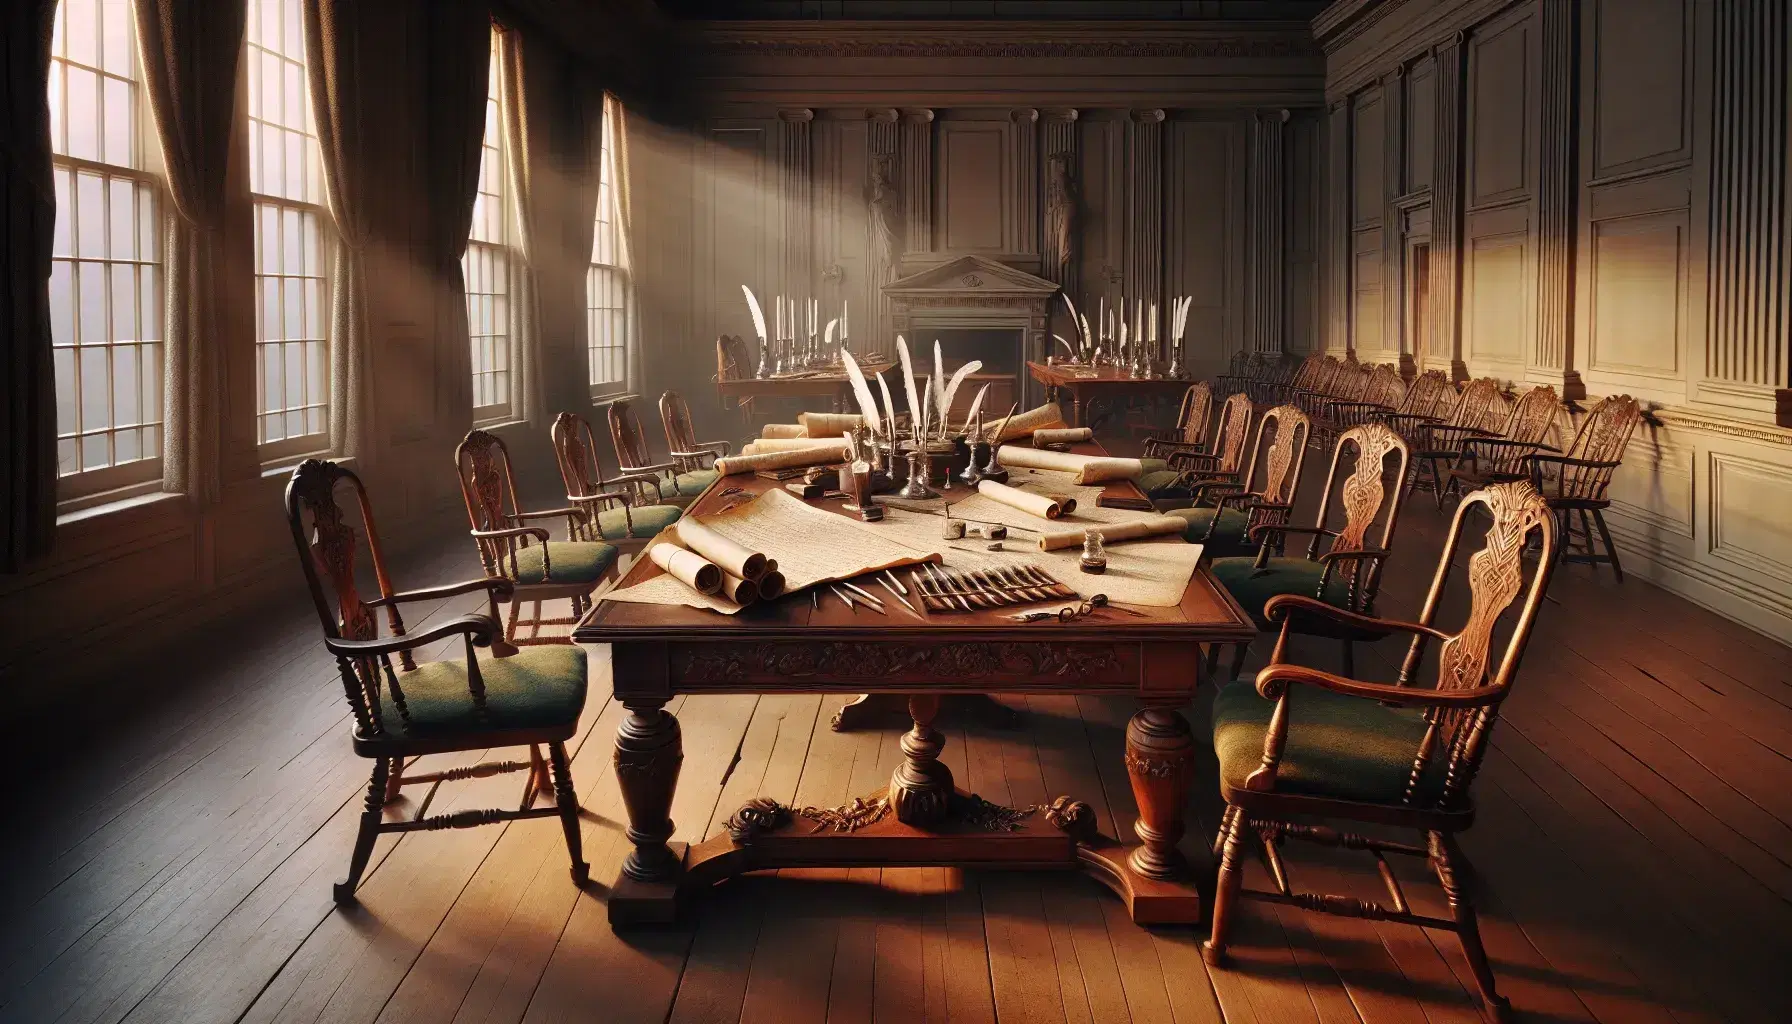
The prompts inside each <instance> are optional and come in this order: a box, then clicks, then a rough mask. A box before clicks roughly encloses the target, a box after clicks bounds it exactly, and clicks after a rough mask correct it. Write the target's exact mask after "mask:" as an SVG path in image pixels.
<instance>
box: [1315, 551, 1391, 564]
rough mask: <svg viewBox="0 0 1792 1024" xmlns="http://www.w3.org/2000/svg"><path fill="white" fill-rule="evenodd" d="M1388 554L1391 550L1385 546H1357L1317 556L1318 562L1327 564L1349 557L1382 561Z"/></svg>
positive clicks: (1359, 559)
mask: <svg viewBox="0 0 1792 1024" xmlns="http://www.w3.org/2000/svg"><path fill="white" fill-rule="evenodd" d="M1389 554H1391V552H1389V551H1388V550H1387V549H1386V548H1359V549H1357V550H1355V551H1327V552H1326V553H1325V554H1323V555H1320V556H1319V564H1321V565H1329V564H1330V563H1332V562H1342V561H1346V560H1350V559H1355V560H1358V561H1361V560H1364V559H1374V560H1376V561H1384V560H1386V559H1387V557H1388V555H1389Z"/></svg>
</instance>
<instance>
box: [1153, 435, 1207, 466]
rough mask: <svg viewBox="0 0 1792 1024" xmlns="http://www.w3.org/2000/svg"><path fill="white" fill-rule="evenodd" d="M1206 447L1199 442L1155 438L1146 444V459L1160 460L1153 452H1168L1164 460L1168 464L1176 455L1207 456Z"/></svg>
mask: <svg viewBox="0 0 1792 1024" xmlns="http://www.w3.org/2000/svg"><path fill="white" fill-rule="evenodd" d="M1205 447H1206V446H1205V445H1203V444H1201V443H1200V442H1198V441H1177V440H1175V439H1174V438H1168V437H1153V438H1150V439H1149V440H1147V441H1146V442H1145V457H1146V458H1158V457H1159V456H1156V455H1153V454H1152V452H1160V451H1166V450H1167V451H1168V452H1169V454H1168V455H1164V456H1162V458H1163V459H1164V461H1165V462H1168V461H1169V460H1170V458H1171V456H1175V455H1206V454H1207V452H1206V451H1204V449H1205Z"/></svg>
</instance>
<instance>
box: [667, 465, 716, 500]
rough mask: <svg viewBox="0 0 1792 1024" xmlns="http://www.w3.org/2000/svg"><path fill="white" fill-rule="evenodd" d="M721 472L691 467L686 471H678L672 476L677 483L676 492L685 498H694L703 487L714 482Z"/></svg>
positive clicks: (700, 492) (701, 491)
mask: <svg viewBox="0 0 1792 1024" xmlns="http://www.w3.org/2000/svg"><path fill="white" fill-rule="evenodd" d="M721 475H722V474H720V473H718V472H716V471H715V470H713V469H693V470H691V471H690V472H688V473H680V474H678V475H677V477H675V478H674V482H675V483H676V484H677V485H678V493H679V494H680V495H682V496H684V497H686V498H695V497H696V496H697V495H699V494H702V493H703V489H704V488H705V487H708V486H709V485H710V484H713V483H715V482H716V478H717V477H719V476H721Z"/></svg>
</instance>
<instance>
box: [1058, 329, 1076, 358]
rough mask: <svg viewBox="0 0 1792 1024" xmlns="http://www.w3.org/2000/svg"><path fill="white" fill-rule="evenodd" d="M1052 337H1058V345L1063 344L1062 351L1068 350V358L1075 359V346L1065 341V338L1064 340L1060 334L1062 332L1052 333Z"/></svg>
mask: <svg viewBox="0 0 1792 1024" xmlns="http://www.w3.org/2000/svg"><path fill="white" fill-rule="evenodd" d="M1052 337H1054V338H1056V339H1058V344H1060V345H1062V346H1064V351H1066V352H1068V353H1070V358H1071V359H1075V358H1076V348H1075V346H1073V345H1071V344H1070V342H1068V341H1065V340H1064V336H1063V335H1062V334H1054V335H1052Z"/></svg>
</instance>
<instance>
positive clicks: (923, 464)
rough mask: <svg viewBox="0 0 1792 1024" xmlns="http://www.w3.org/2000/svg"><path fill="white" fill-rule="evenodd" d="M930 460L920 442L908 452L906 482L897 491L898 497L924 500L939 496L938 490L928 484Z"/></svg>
mask: <svg viewBox="0 0 1792 1024" xmlns="http://www.w3.org/2000/svg"><path fill="white" fill-rule="evenodd" d="M931 463H932V460H931V459H929V458H928V457H927V452H926V451H925V450H924V449H923V447H922V446H921V445H920V444H917V445H916V447H915V449H914V450H913V451H911V452H909V453H908V483H907V484H905V485H903V488H902V490H901V491H899V492H897V493H898V496H899V497H903V498H907V499H908V500H910V501H926V500H928V499H930V498H937V497H939V496H940V494H939V492H938V491H936V490H934V489H933V488H932V487H929V486H928V473H929V471H930V469H931Z"/></svg>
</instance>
